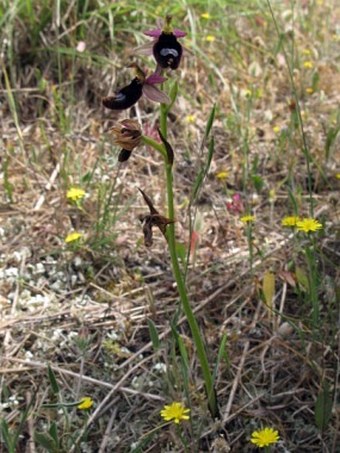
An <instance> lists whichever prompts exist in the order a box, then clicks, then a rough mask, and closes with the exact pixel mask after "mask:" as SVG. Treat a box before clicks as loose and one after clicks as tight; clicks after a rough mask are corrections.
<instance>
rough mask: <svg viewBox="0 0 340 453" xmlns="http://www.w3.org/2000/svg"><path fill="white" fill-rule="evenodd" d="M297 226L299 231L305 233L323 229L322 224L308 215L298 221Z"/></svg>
mask: <svg viewBox="0 0 340 453" xmlns="http://www.w3.org/2000/svg"><path fill="white" fill-rule="evenodd" d="M296 227H297V229H298V231H303V232H304V233H314V232H315V231H318V230H321V229H322V224H321V223H320V222H318V221H317V220H315V219H312V218H310V217H307V218H304V219H302V220H300V221H299V222H297V223H296Z"/></svg>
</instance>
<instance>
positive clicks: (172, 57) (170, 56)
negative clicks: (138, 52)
mask: <svg viewBox="0 0 340 453" xmlns="http://www.w3.org/2000/svg"><path fill="white" fill-rule="evenodd" d="M170 24H171V17H170V16H167V17H166V19H165V25H164V28H163V30H161V29H160V28H157V29H155V30H149V31H146V32H144V34H145V35H146V36H151V37H152V38H155V40H154V42H153V43H152V53H153V55H154V57H155V60H156V61H157V63H158V65H159V67H160V68H162V69H166V68H171V69H177V68H178V66H179V64H180V62H181V58H182V54H183V48H182V46H181V44H180V43H179V42H178V40H177V38H183V37H184V36H185V35H186V33H185V32H184V31H181V30H179V29H177V28H174V29H172V27H171V25H170ZM147 49H148V48H147V47H145V48H144V50H147Z"/></svg>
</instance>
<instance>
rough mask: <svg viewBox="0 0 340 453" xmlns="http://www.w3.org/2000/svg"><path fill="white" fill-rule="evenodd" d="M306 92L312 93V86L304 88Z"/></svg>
mask: <svg viewBox="0 0 340 453" xmlns="http://www.w3.org/2000/svg"><path fill="white" fill-rule="evenodd" d="M306 93H307V94H313V93H314V90H313V88H312V87H308V88H306Z"/></svg>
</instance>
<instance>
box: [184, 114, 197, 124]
mask: <svg viewBox="0 0 340 453" xmlns="http://www.w3.org/2000/svg"><path fill="white" fill-rule="evenodd" d="M185 121H186V122H187V123H189V124H193V123H194V122H195V121H196V116H195V115H187V116H186V117H185Z"/></svg>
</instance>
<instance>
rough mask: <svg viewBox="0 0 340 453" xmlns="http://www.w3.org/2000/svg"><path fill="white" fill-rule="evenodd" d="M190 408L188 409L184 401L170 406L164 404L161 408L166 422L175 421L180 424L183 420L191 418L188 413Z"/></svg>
mask: <svg viewBox="0 0 340 453" xmlns="http://www.w3.org/2000/svg"><path fill="white" fill-rule="evenodd" d="M189 412H190V409H186V408H185V406H184V405H183V404H182V403H171V404H170V405H169V406H164V407H163V409H162V410H161V417H163V418H164V420H165V421H166V422H169V421H173V422H174V423H176V424H179V423H180V422H181V421H182V420H189V419H190V416H189V415H188V414H189Z"/></svg>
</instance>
